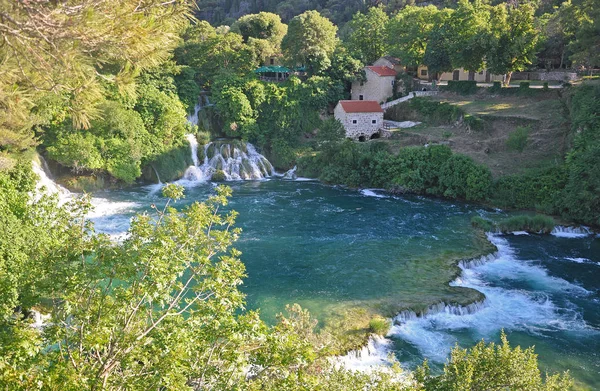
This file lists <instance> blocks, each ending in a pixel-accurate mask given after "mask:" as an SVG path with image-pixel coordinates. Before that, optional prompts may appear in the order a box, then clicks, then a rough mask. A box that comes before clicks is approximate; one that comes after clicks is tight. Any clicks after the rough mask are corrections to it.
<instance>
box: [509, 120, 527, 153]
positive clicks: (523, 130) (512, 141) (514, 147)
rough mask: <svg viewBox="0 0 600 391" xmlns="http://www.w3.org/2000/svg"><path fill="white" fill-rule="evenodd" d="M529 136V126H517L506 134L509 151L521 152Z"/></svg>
mask: <svg viewBox="0 0 600 391" xmlns="http://www.w3.org/2000/svg"><path fill="white" fill-rule="evenodd" d="M528 137H529V128H528V127H523V126H519V127H517V129H515V131H514V132H511V133H510V134H509V135H508V139H507V140H506V146H507V147H508V149H509V150H511V151H517V152H523V150H524V149H525V147H526V146H527V139H528Z"/></svg>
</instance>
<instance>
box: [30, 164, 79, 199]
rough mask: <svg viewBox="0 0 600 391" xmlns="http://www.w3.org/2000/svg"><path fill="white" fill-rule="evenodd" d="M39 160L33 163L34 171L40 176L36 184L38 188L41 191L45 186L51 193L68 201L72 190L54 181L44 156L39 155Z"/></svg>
mask: <svg viewBox="0 0 600 391" xmlns="http://www.w3.org/2000/svg"><path fill="white" fill-rule="evenodd" d="M38 158H39V162H38V161H37V160H34V161H33V162H32V164H33V172H34V173H35V174H36V175H37V176H38V178H39V179H38V182H37V185H36V190H37V191H38V192H40V191H41V190H42V188H45V189H46V191H47V192H48V193H50V194H56V195H58V198H59V199H60V200H61V201H66V200H67V199H69V198H70V197H71V195H72V194H71V192H70V191H69V190H67V189H65V188H64V187H62V186H61V185H59V184H58V183H56V182H54V181H53V180H52V179H51V178H50V174H49V173H50V170H48V164H47V163H46V161H45V160H44V158H43V157H41V156H38Z"/></svg>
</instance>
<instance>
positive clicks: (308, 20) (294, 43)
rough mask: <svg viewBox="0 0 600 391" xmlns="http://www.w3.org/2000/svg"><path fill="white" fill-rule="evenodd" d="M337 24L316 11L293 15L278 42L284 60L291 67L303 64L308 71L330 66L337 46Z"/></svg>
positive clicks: (312, 71)
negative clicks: (286, 29) (279, 42)
mask: <svg viewBox="0 0 600 391" xmlns="http://www.w3.org/2000/svg"><path fill="white" fill-rule="evenodd" d="M336 33H337V27H336V26H335V25H334V24H333V23H331V21H329V19H327V18H325V17H323V16H321V14H320V13H319V12H317V11H306V12H305V13H303V14H301V15H298V16H296V17H294V18H293V19H292V20H291V21H290V23H289V26H288V33H287V35H286V36H285V37H284V38H283V41H282V42H281V49H282V51H283V54H284V55H285V58H286V61H287V62H288V64H290V65H291V66H296V65H300V64H303V65H305V66H306V69H307V71H308V73H309V74H314V73H317V72H319V71H320V70H323V69H326V68H328V67H329V66H330V65H331V55H332V54H333V52H334V50H335V47H336V46H337V41H338V39H337V37H336Z"/></svg>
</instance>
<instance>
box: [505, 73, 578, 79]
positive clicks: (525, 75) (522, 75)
mask: <svg viewBox="0 0 600 391" xmlns="http://www.w3.org/2000/svg"><path fill="white" fill-rule="evenodd" d="M577 79H578V76H577V73H575V72H562V71H550V72H546V71H539V72H513V74H512V78H511V80H543V81H573V80H577Z"/></svg>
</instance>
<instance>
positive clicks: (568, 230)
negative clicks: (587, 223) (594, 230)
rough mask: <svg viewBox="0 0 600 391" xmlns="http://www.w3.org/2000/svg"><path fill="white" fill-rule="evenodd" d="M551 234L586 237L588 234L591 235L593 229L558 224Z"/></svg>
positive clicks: (561, 236)
mask: <svg viewBox="0 0 600 391" xmlns="http://www.w3.org/2000/svg"><path fill="white" fill-rule="evenodd" d="M550 234H551V235H552V236H556V237H558V238H572V239H577V238H585V237H586V236H589V235H591V231H590V229H589V228H588V227H584V226H581V227H563V226H560V225H559V226H556V227H554V229H553V230H552V232H550Z"/></svg>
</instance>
